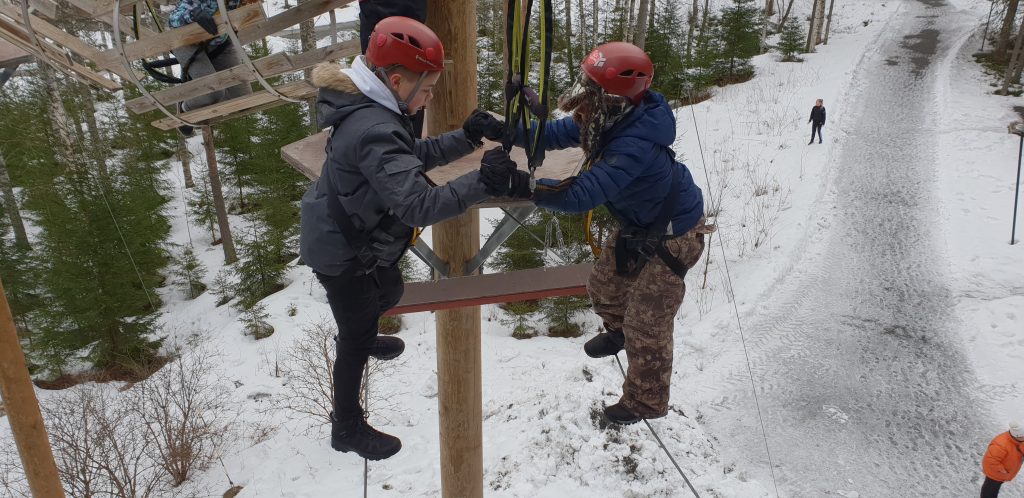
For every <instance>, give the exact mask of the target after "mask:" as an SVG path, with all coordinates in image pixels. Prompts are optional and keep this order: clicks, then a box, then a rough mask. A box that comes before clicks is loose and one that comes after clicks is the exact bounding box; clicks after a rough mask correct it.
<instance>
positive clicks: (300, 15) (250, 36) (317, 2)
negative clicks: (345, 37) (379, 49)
mask: <svg viewBox="0 0 1024 498" xmlns="http://www.w3.org/2000/svg"><path fill="white" fill-rule="evenodd" d="M350 3H352V0H310V1H308V2H305V3H302V4H299V5H298V6H297V7H292V8H290V9H288V10H286V11H284V12H281V13H280V14H277V15H275V16H273V17H271V18H269V19H266V20H264V21H260V22H257V23H255V24H254V25H253V26H250V27H247V28H246V29H242V28H241V27H238V25H237V24H236V27H238V39H239V40H240V41H241V42H242V43H252V42H254V41H256V40H259V39H262V38H264V37H267V36H270V35H272V34H274V33H277V32H278V31H281V30H283V29H285V28H288V27H291V26H294V25H296V24H299V23H300V22H302V21H305V20H308V19H312V18H314V17H316V16H318V15H320V14H323V13H324V12H329V11H331V10H334V9H340V8H341V7H344V6H346V5H348V4H350ZM232 20H233V18H232Z"/></svg>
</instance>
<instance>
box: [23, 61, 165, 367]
mask: <svg viewBox="0 0 1024 498" xmlns="http://www.w3.org/2000/svg"><path fill="white" fill-rule="evenodd" d="M43 74H44V80H45V87H43V88H46V89H47V90H46V93H45V95H46V96H45V101H46V102H47V105H49V106H50V109H52V110H53V112H50V113H46V114H45V119H47V120H54V121H53V126H52V134H51V135H50V140H49V146H50V147H51V148H52V150H53V151H54V153H55V155H54V156H52V157H51V158H49V160H48V162H49V164H39V165H37V166H43V167H44V168H45V169H46V171H47V173H45V174H40V175H39V176H38V177H37V178H35V179H34V181H37V182H39V183H36V184H35V185H34V186H33V187H32V188H31V189H27V197H26V208H27V209H28V210H30V211H32V212H33V213H34V220H35V221H36V225H37V227H38V228H39V229H40V235H39V247H38V251H39V261H40V279H39V282H40V284H41V286H42V288H43V289H44V291H43V292H44V293H45V295H46V296H47V306H45V307H43V308H41V309H40V311H39V313H38V315H39V316H38V320H39V324H38V330H39V334H38V335H37V338H38V340H36V341H34V343H33V349H34V350H35V351H36V352H37V353H38V354H39V355H40V356H43V357H46V358H48V359H50V360H51V362H52V363H51V364H50V367H51V370H59V369H60V368H61V362H62V361H66V359H67V358H69V357H70V356H71V353H73V352H75V351H80V350H84V351H87V352H88V356H89V359H90V360H92V362H93V364H94V365H95V366H97V367H99V368H108V367H115V366H117V367H127V368H136V367H140V366H143V365H145V364H146V363H147V362H148V361H149V360H150V359H151V358H152V356H153V355H154V354H155V352H156V349H157V346H158V345H159V340H155V339H153V338H152V332H153V331H154V321H155V318H156V312H157V310H158V307H159V305H160V301H159V298H158V297H157V295H156V294H155V293H154V292H153V289H154V288H156V287H157V286H159V285H160V283H161V282H162V280H163V278H164V277H163V275H162V274H161V270H162V268H163V267H164V266H165V265H166V263H167V258H166V254H165V253H164V251H163V250H162V249H161V245H162V243H163V241H164V240H165V239H166V237H167V235H168V233H169V231H170V225H169V223H168V222H167V220H166V218H165V217H164V216H163V214H162V210H163V206H164V204H165V203H166V202H167V198H166V197H164V196H163V195H162V194H161V193H160V191H161V189H162V185H161V182H160V176H159V175H160V171H159V167H158V165H157V161H158V160H161V159H166V158H167V157H169V155H170V154H169V153H170V147H167V146H166V145H167V143H168V141H169V139H170V137H171V136H170V134H167V133H162V132H159V131H158V130H156V129H154V128H152V127H150V126H149V125H148V123H146V122H145V120H142V119H138V120H133V119H131V118H129V117H128V116H127V115H126V114H124V111H123V110H122V111H120V113H116V114H115V116H116V119H113V120H111V121H110V125H111V126H112V127H113V129H112V130H110V131H104V132H102V133H100V132H99V130H98V129H97V133H95V134H89V135H86V134H84V133H73V132H69V128H70V127H69V124H68V122H67V120H66V118H67V117H68V116H73V115H76V114H78V115H83V113H92V112H93V109H92V100H93V99H62V97H61V96H65V95H74V92H63V91H60V90H59V89H60V88H66V87H64V85H65V83H64V82H63V81H62V80H58V79H57V78H56V76H53V75H49V76H46V75H45V70H44V71H43ZM47 78H49V79H47ZM58 99H62V100H58ZM83 100H84V102H83ZM83 105H84V106H86V107H85V108H82V107H80V106H83ZM68 109H71V110H70V111H69V110H68ZM26 119H28V118H26ZM93 140H101V141H103V143H93V142H92V141H93ZM115 145H116V146H117V147H116V148H115ZM143 145H144V146H143ZM93 146H95V147H100V148H101V149H105V150H112V151H113V157H111V158H90V157H88V156H86V155H85V154H83V152H82V151H89V150H92V149H91V147H93ZM104 169H106V171H102V170H104Z"/></svg>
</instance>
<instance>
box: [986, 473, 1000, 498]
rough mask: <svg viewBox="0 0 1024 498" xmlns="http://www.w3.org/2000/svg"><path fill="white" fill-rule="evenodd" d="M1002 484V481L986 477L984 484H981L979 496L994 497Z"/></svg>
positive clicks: (997, 494)
mask: <svg viewBox="0 0 1024 498" xmlns="http://www.w3.org/2000/svg"><path fill="white" fill-rule="evenodd" d="M1002 485H1003V483H1002V482H999V481H997V480H995V479H992V478H990V477H986V478H985V484H982V485H981V498H996V497H997V496H999V488H1000V487H1001V486H1002Z"/></svg>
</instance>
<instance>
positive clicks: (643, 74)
mask: <svg viewBox="0 0 1024 498" xmlns="http://www.w3.org/2000/svg"><path fill="white" fill-rule="evenodd" d="M581 66H582V69H583V72H584V73H586V75H587V76H589V77H590V79H592V80H594V82H595V83H597V84H598V85H599V86H600V87H601V88H604V91H606V92H608V93H609V94H611V95H620V96H622V97H626V98H628V99H630V100H631V101H632V102H633V105H636V104H639V103H640V101H641V100H642V99H643V97H644V93H645V92H646V91H647V89H648V88H650V86H651V79H652V78H654V64H653V63H651V58H650V57H648V56H647V53H646V52H644V51H643V49H641V48H640V47H638V46H636V45H633V44H630V43H626V42H611V43H605V44H604V45H599V46H598V47H597V48H595V49H594V51H593V52H590V55H588V56H587V58H586V59H583V64H581Z"/></svg>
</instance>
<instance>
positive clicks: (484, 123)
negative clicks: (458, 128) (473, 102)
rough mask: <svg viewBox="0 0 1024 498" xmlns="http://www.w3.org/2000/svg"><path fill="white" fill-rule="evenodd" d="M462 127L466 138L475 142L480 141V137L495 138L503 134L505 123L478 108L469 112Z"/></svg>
mask: <svg viewBox="0 0 1024 498" xmlns="http://www.w3.org/2000/svg"><path fill="white" fill-rule="evenodd" d="M462 129H463V130H464V131H465V132H466V138H467V139H469V141H470V142H473V143H475V144H478V143H480V139H481V138H487V139H488V140H497V139H499V138H501V137H502V136H504V135H505V123H503V122H501V121H500V120H498V119H497V118H495V117H494V116H491V114H490V113H488V112H484V111H481V110H480V109H476V110H474V111H473V112H472V113H470V114H469V117H468V118H466V121H465V122H464V123H462Z"/></svg>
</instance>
